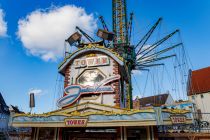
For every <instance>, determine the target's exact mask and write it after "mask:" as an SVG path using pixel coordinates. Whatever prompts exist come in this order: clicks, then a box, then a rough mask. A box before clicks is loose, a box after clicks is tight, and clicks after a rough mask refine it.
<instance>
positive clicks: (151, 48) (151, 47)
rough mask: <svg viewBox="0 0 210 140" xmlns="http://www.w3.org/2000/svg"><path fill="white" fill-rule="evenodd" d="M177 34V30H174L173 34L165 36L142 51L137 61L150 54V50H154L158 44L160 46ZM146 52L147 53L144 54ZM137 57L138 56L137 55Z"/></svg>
mask: <svg viewBox="0 0 210 140" xmlns="http://www.w3.org/2000/svg"><path fill="white" fill-rule="evenodd" d="M177 32H179V30H175V31H174V32H172V33H170V34H168V35H166V36H165V37H164V38H162V39H161V40H159V41H157V42H155V43H154V44H153V45H151V46H150V47H148V48H146V49H145V50H143V51H142V52H141V54H142V53H144V52H145V53H144V54H143V55H142V56H141V57H140V58H139V59H141V58H143V57H144V56H146V55H147V54H148V53H150V52H151V51H152V50H154V49H155V48H157V47H158V46H159V45H160V44H162V43H163V42H165V41H166V40H168V39H169V38H171V37H172V36H173V35H174V34H176V33H177ZM146 51H147V52H146ZM137 55H139V54H137Z"/></svg>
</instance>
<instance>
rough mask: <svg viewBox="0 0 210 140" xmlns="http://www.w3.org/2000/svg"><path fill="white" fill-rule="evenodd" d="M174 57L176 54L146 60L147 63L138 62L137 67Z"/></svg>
mask: <svg viewBox="0 0 210 140" xmlns="http://www.w3.org/2000/svg"><path fill="white" fill-rule="evenodd" d="M175 56H176V54H173V55H169V56H163V57H159V58H154V59H151V60H148V61H144V62H143V63H141V62H139V63H137V65H144V64H148V63H152V62H156V61H160V60H164V59H168V58H170V57H175Z"/></svg>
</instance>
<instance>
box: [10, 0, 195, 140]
mask: <svg viewBox="0 0 210 140" xmlns="http://www.w3.org/2000/svg"><path fill="white" fill-rule="evenodd" d="M133 15H134V14H133V13H131V14H130V17H129V18H128V15H127V6H126V0H112V20H113V25H112V27H113V28H112V31H111V30H110V29H108V26H107V25H106V22H105V20H104V19H103V17H102V16H100V18H99V19H100V21H101V23H102V27H103V28H102V29H98V31H97V36H98V37H99V38H100V40H99V41H96V39H94V38H92V37H91V36H90V35H88V34H87V33H86V32H85V31H84V30H83V29H81V27H76V30H77V31H76V32H75V33H73V34H72V35H71V36H70V37H69V38H67V39H66V42H68V43H69V44H70V46H71V47H72V46H74V47H76V48H77V49H76V50H74V51H73V52H68V51H66V52H65V58H64V60H63V62H62V63H61V64H60V65H59V67H58V72H59V73H60V74H61V76H63V77H64V81H63V82H64V83H63V84H64V85H63V86H64V92H62V93H61V94H62V96H61V98H60V99H58V101H57V106H58V107H59V109H57V110H54V111H51V112H48V113H43V114H31V113H29V114H14V115H13V117H12V122H11V124H12V126H14V127H32V128H33V131H32V132H33V139H50V138H51V139H60V140H61V139H63V140H66V139H80V138H81V139H82V138H89V139H101V140H102V139H103V140H104V139H127V138H128V139H153V138H154V137H155V133H156V131H155V129H156V126H162V125H171V124H172V123H174V120H177V118H178V119H179V120H181V123H186V124H190V123H192V114H191V111H192V109H193V107H192V106H193V105H192V103H188V102H186V103H184V104H182V105H180V104H178V105H177V106H176V105H173V106H170V107H168V106H164V107H150V108H146V109H140V108H138V109H135V110H134V109H132V108H133V103H132V102H133V97H132V88H133V87H132V71H133V70H138V71H144V70H148V69H149V68H150V67H155V66H161V65H164V64H163V63H162V60H164V59H168V58H171V57H176V54H174V51H172V50H174V49H175V48H177V47H178V46H182V43H180V42H179V43H175V44H173V43H171V44H170V46H169V47H164V45H163V44H164V43H165V42H166V41H168V40H169V39H170V38H172V37H173V36H174V35H175V34H177V33H178V32H179V30H175V31H173V32H171V33H169V34H167V35H165V36H164V37H162V38H161V39H159V40H157V41H155V42H153V43H151V42H150V43H149V45H148V41H149V40H150V38H151V36H152V34H153V33H154V32H155V30H156V28H157V27H158V26H159V24H160V23H161V21H162V18H160V19H158V21H157V22H156V23H155V24H154V25H153V26H152V27H151V28H150V29H149V31H147V33H146V34H145V35H144V36H143V37H142V38H141V39H140V40H139V41H138V42H137V43H136V44H133V43H132V39H131V38H132V32H133ZM84 38H85V39H84ZM168 52H172V54H170V55H168ZM177 114H178V115H177ZM174 115H175V116H174ZM170 118H172V120H171V119H170ZM93 132H94V133H93ZM46 134H49V135H47V136H46Z"/></svg>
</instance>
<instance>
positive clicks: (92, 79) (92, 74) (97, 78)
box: [78, 69, 104, 86]
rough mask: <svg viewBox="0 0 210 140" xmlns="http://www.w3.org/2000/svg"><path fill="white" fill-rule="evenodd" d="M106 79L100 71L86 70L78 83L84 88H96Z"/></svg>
mask: <svg viewBox="0 0 210 140" xmlns="http://www.w3.org/2000/svg"><path fill="white" fill-rule="evenodd" d="M103 79H104V75H103V74H102V73H101V72H100V71H99V70H98V69H92V70H86V71H85V72H83V74H82V75H81V76H80V77H79V78H78V83H79V84H80V85H83V86H96V85H97V84H98V83H100V82H101V81H102V80H103Z"/></svg>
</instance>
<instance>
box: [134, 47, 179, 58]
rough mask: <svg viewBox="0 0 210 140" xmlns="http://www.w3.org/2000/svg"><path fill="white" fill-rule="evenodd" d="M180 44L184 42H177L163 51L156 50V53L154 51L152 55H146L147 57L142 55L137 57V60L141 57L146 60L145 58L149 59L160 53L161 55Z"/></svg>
mask: <svg viewBox="0 0 210 140" xmlns="http://www.w3.org/2000/svg"><path fill="white" fill-rule="evenodd" d="M180 45H182V43H178V44H176V45H173V46H171V47H168V48H166V49H163V50H161V51H158V52H156V53H154V54H151V55H148V56H145V57H142V58H141V57H140V58H138V59H137V61H139V60H140V59H141V61H144V60H148V59H150V58H154V57H157V56H159V55H161V54H163V53H165V52H168V51H170V50H172V49H174V48H176V47H178V46H180Z"/></svg>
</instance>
